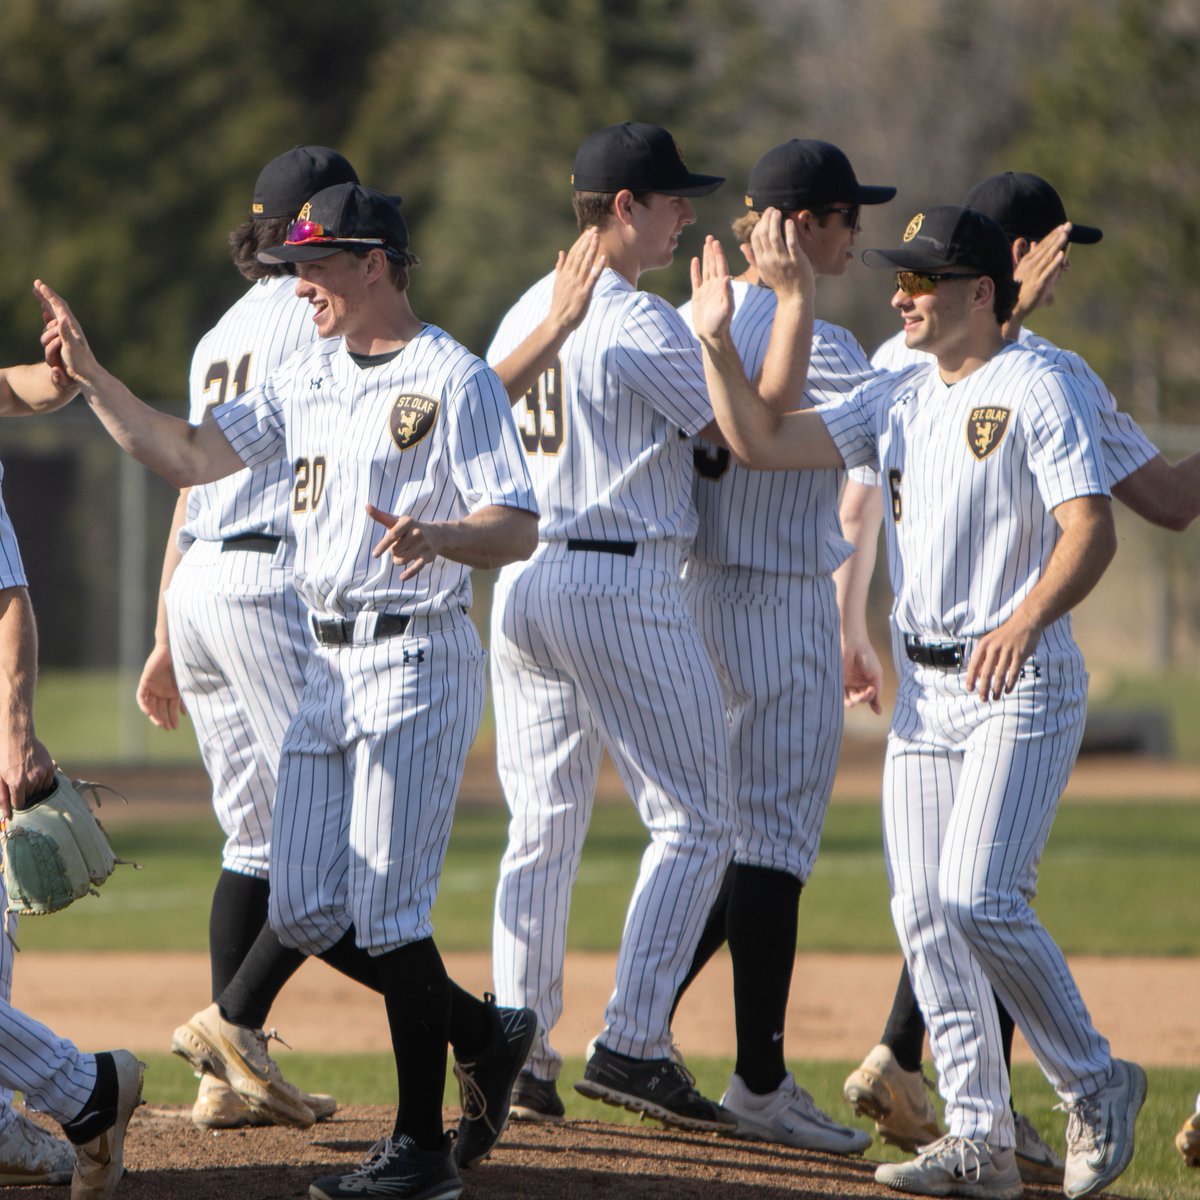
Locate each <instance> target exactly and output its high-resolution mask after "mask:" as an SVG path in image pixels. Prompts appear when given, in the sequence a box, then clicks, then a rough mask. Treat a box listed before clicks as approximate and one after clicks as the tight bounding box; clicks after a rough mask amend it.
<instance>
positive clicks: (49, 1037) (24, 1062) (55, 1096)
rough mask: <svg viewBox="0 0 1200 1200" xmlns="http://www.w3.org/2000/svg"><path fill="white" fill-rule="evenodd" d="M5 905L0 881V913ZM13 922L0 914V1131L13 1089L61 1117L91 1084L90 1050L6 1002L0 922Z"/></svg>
mask: <svg viewBox="0 0 1200 1200" xmlns="http://www.w3.org/2000/svg"><path fill="white" fill-rule="evenodd" d="M7 907H8V896H7V895H6V894H5V891H4V884H3V882H0V913H3V912H4V909H5V908H7ZM16 925H17V922H16V918H15V917H13V916H7V917H0V1131H3V1130H4V1129H6V1128H7V1127H8V1126H9V1125H10V1124H11V1123H12V1121H13V1120H14V1113H13V1108H12V1094H13V1090H14V1089H16V1090H19V1091H22V1092H24V1093H25V1099H26V1101H27V1102H28V1104H29V1107H30V1108H33V1109H36V1110H37V1111H39V1112H44V1113H49V1114H50V1116H52V1117H53V1118H54V1119H55V1120H56V1121H59V1122H62V1121H71V1120H74V1118H75V1117H77V1116H79V1114H80V1113H81V1112H82V1111H83V1106H84V1105H85V1104H86V1103H87V1102H88V1097H89V1096H91V1094H92V1088H94V1087H95V1086H96V1058H95V1056H94V1055H92V1054H84V1053H82V1052H81V1051H80V1050H78V1049H77V1048H76V1047H75V1045H74V1044H73V1043H71V1042H69V1041H68V1040H67V1039H66V1038H60V1037H59V1036H58V1035H57V1034H55V1033H54V1032H53V1031H52V1030H50V1029H47V1028H46V1026H45V1025H43V1024H42V1023H41V1022H40V1021H35V1020H34V1019H33V1018H32V1017H30V1016H28V1015H27V1014H26V1013H23V1012H22V1011H21V1010H20V1009H19V1008H14V1007H13V1005H12V1003H11V997H12V972H13V947H12V942H11V941H10V940H9V938H8V936H7V935H6V933H5V928H7V929H8V930H9V932H11V933H14V934H15V933H16Z"/></svg>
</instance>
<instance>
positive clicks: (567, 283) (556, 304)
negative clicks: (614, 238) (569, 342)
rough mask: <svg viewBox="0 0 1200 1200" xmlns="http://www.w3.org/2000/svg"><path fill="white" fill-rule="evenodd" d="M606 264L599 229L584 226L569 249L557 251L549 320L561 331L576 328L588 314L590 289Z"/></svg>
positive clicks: (593, 286) (590, 298) (567, 331)
mask: <svg viewBox="0 0 1200 1200" xmlns="http://www.w3.org/2000/svg"><path fill="white" fill-rule="evenodd" d="M607 263H608V258H607V256H605V255H603V254H601V253H600V230H599V229H597V228H596V227H595V226H594V225H593V226H592V227H591V228H589V229H585V230H584V231H583V232H582V233H581V234H580V235H579V237H578V238H576V240H575V244H574V245H573V246H572V247H571V249H570V250H560V251H559V252H558V262H557V263H556V264H555V267H554V292H553V294H552V295H551V297H550V320H551V321H553V322H554V323H555V324H556V325H558V326H559V328H561V329H562V331H563V332H564V333H570V332H571V331H572V330H575V329H578V328H579V324H580V322H581V321H582V320H583V318H584V317H585V316H587V310H588V305H590V304H591V302H592V291H593V289H594V288H595V286H596V280H597V279H599V278H600V273H601V271H603V270H604V268H605V266H606V264H607Z"/></svg>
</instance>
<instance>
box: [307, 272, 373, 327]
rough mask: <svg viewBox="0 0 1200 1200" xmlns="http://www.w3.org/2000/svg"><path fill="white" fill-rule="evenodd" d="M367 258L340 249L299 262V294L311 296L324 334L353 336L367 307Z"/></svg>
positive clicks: (313, 314)
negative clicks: (327, 254)
mask: <svg viewBox="0 0 1200 1200" xmlns="http://www.w3.org/2000/svg"><path fill="white" fill-rule="evenodd" d="M367 262H368V259H367V258H357V257H355V256H354V255H353V254H350V253H349V252H347V251H345V250H339V251H338V252H337V253H336V254H331V255H329V257H328V258H317V259H312V260H310V261H309V262H298V263H297V264H296V295H297V296H299V297H300V299H301V300H307V301H308V303H309V305H310V307H311V309H312V318H313V322H314V324H315V325H316V327H317V332H318V333H319V334H320V335H321V337H323V338H327V337H339V336H341V337H346V338H351V339H352V338H353V337H354V334H355V333H356V332H357V331H358V328H359V325H360V324H361V322H362V317H363V313H364V311H365V309H366V299H367V288H366V283H367V280H366V272H367Z"/></svg>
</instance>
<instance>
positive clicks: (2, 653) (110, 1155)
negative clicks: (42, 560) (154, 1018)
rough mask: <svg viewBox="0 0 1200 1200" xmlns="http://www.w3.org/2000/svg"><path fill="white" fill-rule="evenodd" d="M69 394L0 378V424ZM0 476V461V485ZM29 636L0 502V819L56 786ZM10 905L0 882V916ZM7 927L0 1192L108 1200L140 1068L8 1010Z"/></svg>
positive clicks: (22, 582)
mask: <svg viewBox="0 0 1200 1200" xmlns="http://www.w3.org/2000/svg"><path fill="white" fill-rule="evenodd" d="M77 391H78V388H77V387H76V386H75V385H74V384H73V383H71V382H70V381H68V380H67V379H66V378H65V376H64V375H63V373H62V371H61V368H58V369H56V370H55V371H54V372H53V373H52V372H51V369H50V367H48V366H47V365H46V364H45V363H38V364H36V365H30V366H18V367H7V368H5V369H3V370H0V416H5V417H15V416H25V415H27V414H29V413H34V412H49V411H51V410H52V409H55V408H59V407H61V406H62V405H63V404H65V403H66V402H67V401H68V400H69V399H71V397H72V396H74V395H75V393H76V392H77ZM3 479H4V467H3V465H2V464H0V484H2V483H3ZM36 679H37V628H36V626H35V624H34V618H33V607H32V605H31V604H30V602H29V592H28V589H27V583H26V578H25V569H24V566H23V565H22V563H21V554H20V550H19V549H18V547H17V539H16V534H15V533H14V532H13V527H12V522H11V521H10V520H9V517H8V510H7V509H6V508H5V507H4V498H3V495H2V493H0V711H2V712H3V713H4V722H3V724H2V725H0V821H3V820H4V819H6V818H8V817H9V816H11V815H12V812H13V809H20V808H24V807H25V806H26V804H27V803H28V802H29V801H30V800H32V799H34V798H36V797H37V796H38V794H39V793H42V792H46V791H48V790H49V789H50V788H51V787H52V786H53V783H54V761H53V759H51V757H50V755H49V754H48V753H47V751H46V748H45V746H43V745H42V743H41V742H39V741H38V739H37V736H36V734H35V732H34V724H33V693H34V686H35V682H36ZM7 907H8V897H7V896H6V895H5V892H4V884H3V881H0V912H4V911H5V910H6V909H7ZM15 934H16V918H15V917H14V916H12V915H10V914H5V915H4V916H3V917H2V918H0V1186H4V1187H8V1186H14V1185H27V1184H59V1183H68V1182H70V1183H71V1185H72V1186H71V1195H72V1197H73V1198H74V1200H81V1198H86V1200H100V1198H103V1197H108V1196H111V1195H112V1194H113V1192H114V1191H115V1189H116V1186H117V1183H118V1182H119V1180H120V1178H121V1175H122V1173H123V1171H124V1158H123V1147H124V1141H125V1129H126V1127H127V1126H128V1124H129V1118H130V1117H131V1116H132V1115H133V1110H134V1109H135V1108H136V1107H137V1106H138V1103H139V1101H140V1098H141V1092H142V1070H143V1067H142V1064H141V1063H139V1062H138V1060H137V1059H136V1058H135V1057H134V1056H133V1055H132V1054H130V1053H129V1051H128V1050H114V1051H111V1052H106V1053H103V1054H84V1053H82V1052H81V1051H80V1050H79V1049H78V1048H77V1047H76V1046H74V1045H73V1044H72V1043H71V1042H69V1041H67V1040H66V1039H65V1038H60V1037H58V1036H57V1035H56V1034H54V1033H53V1032H52V1031H51V1030H50V1029H48V1028H47V1027H46V1026H45V1025H43V1024H41V1023H40V1022H39V1021H35V1020H34V1019H33V1018H32V1017H30V1016H28V1015H27V1014H26V1013H24V1012H22V1011H21V1010H20V1009H18V1008H14V1007H13V1005H12V1003H11V996H12V967H13V961H12V960H13V941H12V939H13V937H14V936H15ZM14 1089H19V1090H20V1091H21V1092H23V1093H24V1095H25V1101H26V1103H27V1104H28V1105H29V1106H30V1107H31V1108H35V1109H37V1110H39V1111H41V1112H46V1113H49V1114H50V1116H52V1117H53V1118H54V1119H55V1120H56V1121H58V1122H59V1124H60V1125H62V1127H63V1132H64V1133H65V1134H66V1135H67V1140H66V1141H63V1140H62V1139H60V1138H56V1137H53V1136H52V1135H51V1134H49V1133H48V1132H47V1131H46V1130H44V1129H43V1128H42V1127H41V1126H40V1125H35V1124H34V1123H33V1122H32V1121H31V1120H29V1118H28V1117H26V1116H25V1114H24V1113H19V1112H17V1111H15V1109H14V1108H13V1090H14Z"/></svg>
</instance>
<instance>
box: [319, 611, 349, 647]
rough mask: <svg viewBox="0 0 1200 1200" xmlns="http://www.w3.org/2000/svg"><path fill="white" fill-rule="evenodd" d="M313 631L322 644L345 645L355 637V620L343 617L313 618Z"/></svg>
mask: <svg viewBox="0 0 1200 1200" xmlns="http://www.w3.org/2000/svg"><path fill="white" fill-rule="evenodd" d="M313 633H315V634H316V637H317V641H318V642H320V643H321V645H322V646H345V645H346V644H347V643H348V642H350V641H351V639H352V638H353V637H354V622H353V621H345V620H343V619H342V618H341V617H330V618H329V619H328V620H321V619H320V618H318V617H314V618H313Z"/></svg>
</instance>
